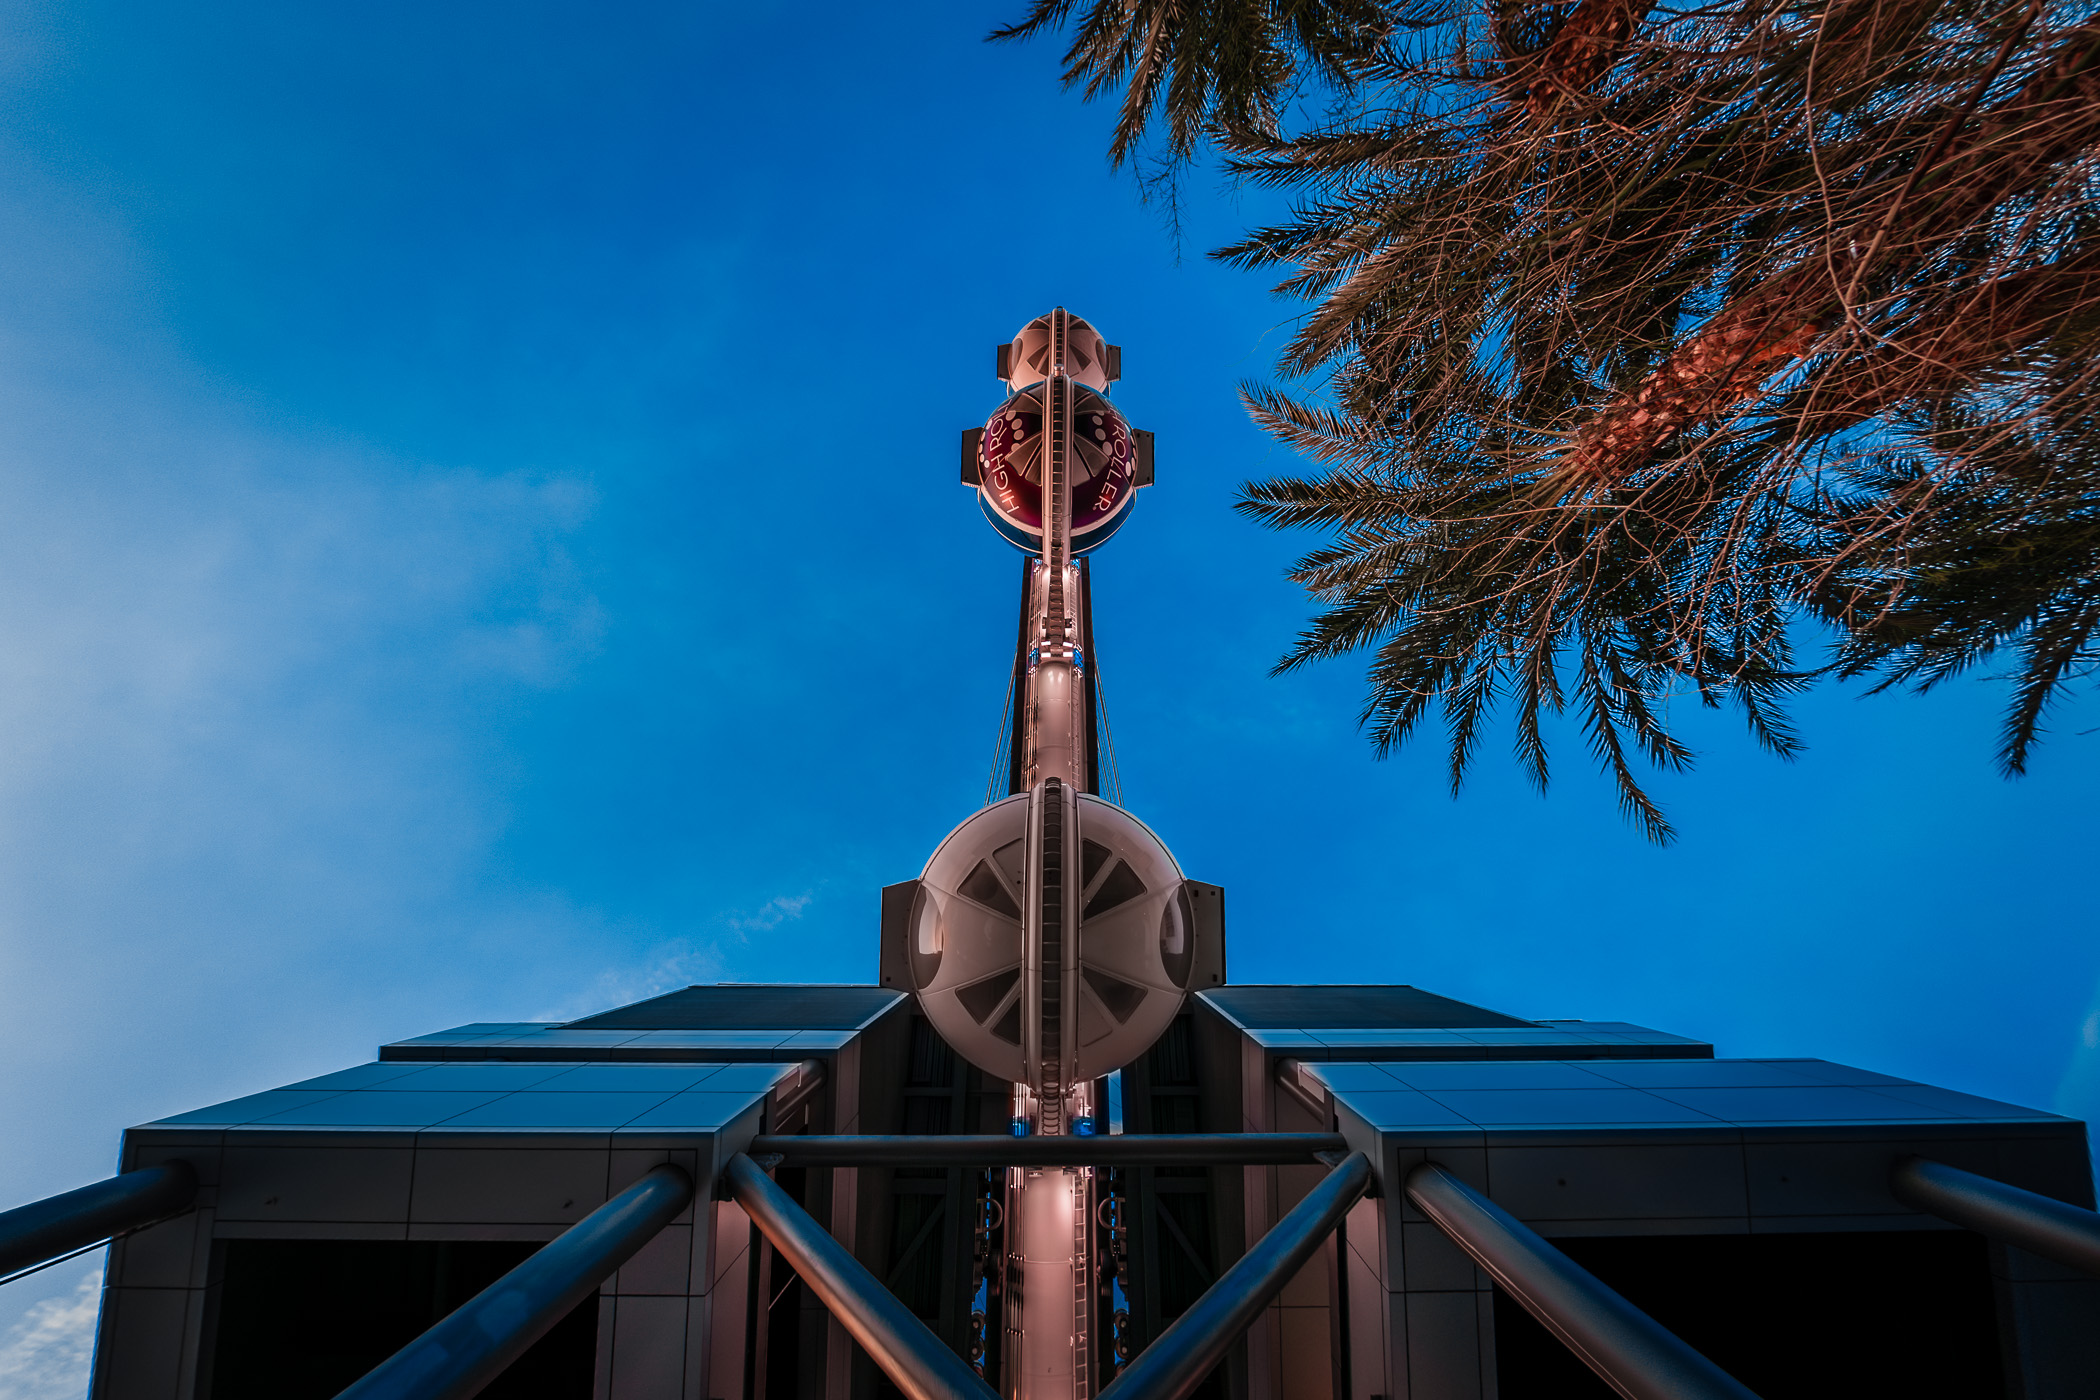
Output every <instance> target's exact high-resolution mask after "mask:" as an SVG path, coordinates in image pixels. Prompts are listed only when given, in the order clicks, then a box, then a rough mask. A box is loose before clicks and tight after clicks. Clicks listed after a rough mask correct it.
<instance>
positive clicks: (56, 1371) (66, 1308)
mask: <svg viewBox="0 0 2100 1400" xmlns="http://www.w3.org/2000/svg"><path fill="white" fill-rule="evenodd" d="M101 1299H102V1270H100V1269H96V1270H94V1271H93V1272H92V1273H90V1274H89V1275H88V1276H87V1277H86V1278H84V1279H82V1280H81V1281H80V1286H79V1287H78V1288H75V1289H74V1290H73V1291H72V1293H71V1294H69V1295H66V1296H64V1297H58V1298H46V1299H45V1300H44V1301H43V1302H41V1303H38V1304H36V1305H35V1306H34V1307H32V1308H30V1309H29V1311H28V1312H27V1313H25V1314H24V1315H23V1317H22V1320H21V1321H20V1322H17V1323H16V1324H15V1325H14V1326H12V1327H10V1328H8V1329H7V1336H6V1339H5V1340H4V1341H0V1395H4V1396H6V1397H7V1400H81V1397H82V1396H84V1395H86V1394H87V1388H88V1363H89V1362H90V1360H92V1358H93V1357H94V1354H95V1315H96V1311H97V1309H98V1308H99V1306H100V1304H101Z"/></svg>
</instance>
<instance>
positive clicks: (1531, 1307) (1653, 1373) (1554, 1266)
mask: <svg viewBox="0 0 2100 1400" xmlns="http://www.w3.org/2000/svg"><path fill="white" fill-rule="evenodd" d="M1407 1199H1408V1200H1410V1201H1412V1202H1414V1203H1415V1206H1416V1207H1417V1208H1418V1209H1419V1210H1420V1211H1421V1212H1422V1214H1424V1215H1426V1216H1428V1217H1429V1218H1430V1219H1431V1220H1432V1221H1434V1222H1435V1223H1436V1226H1437V1228H1438V1229H1440V1230H1442V1231H1443V1232H1444V1233H1445V1234H1446V1235H1449V1236H1450V1237H1451V1240H1452V1242H1453V1243H1455V1244H1456V1245H1457V1246H1458V1247H1459V1248H1460V1249H1463V1250H1464V1251H1465V1252H1466V1253H1467V1254H1469V1255H1471V1256H1472V1259H1473V1262H1474V1263H1476V1264H1478V1265H1479V1266H1480V1267H1481V1268H1482V1269H1484V1270H1486V1271H1487V1272H1488V1274H1489V1275H1491V1276H1492V1277H1493V1278H1494V1280H1495V1282H1496V1283H1498V1284H1500V1285H1502V1287H1503V1289H1504V1291H1506V1292H1507V1293H1509V1295H1510V1296H1511V1297H1513V1298H1515V1299H1516V1300H1517V1301H1518V1302H1519V1303H1522V1304H1523V1305H1524V1310H1525V1311H1526V1312H1528V1313H1530V1314H1531V1315H1532V1316H1533V1317H1535V1318H1537V1319H1538V1320H1539V1321H1540V1322H1542V1323H1544V1324H1545V1326H1546V1330H1547V1331H1549V1332H1551V1333H1552V1334H1553V1335H1554V1336H1556V1337H1558V1338H1559V1339H1560V1341H1561V1344H1562V1345H1564V1346H1565V1347H1567V1349H1568V1350H1569V1351H1572V1352H1574V1353H1575V1355H1576V1356H1577V1357H1579V1358H1580V1359H1581V1361H1582V1363H1583V1364H1584V1365H1586V1366H1588V1367H1589V1368H1590V1369H1591V1370H1592V1371H1595V1372H1596V1373H1597V1374H1598V1376H1599V1377H1601V1378H1602V1379H1603V1380H1604V1382H1605V1384H1607V1385H1609V1386H1610V1387H1611V1388H1612V1389H1613V1390H1616V1391H1618V1392H1619V1394H1621V1395H1623V1396H1625V1397H1626V1400H1757V1397H1756V1396H1755V1395H1753V1394H1752V1393H1751V1392H1750V1391H1749V1390H1747V1389H1746V1388H1745V1387H1744V1386H1743V1383H1742V1382H1741V1381H1738V1380H1737V1379H1736V1378H1735V1377H1733V1376H1731V1375H1729V1374H1728V1373H1727V1372H1726V1371H1724V1370H1722V1369H1721V1368H1720V1367H1718V1366H1716V1365H1714V1363H1713V1362H1711V1361H1708V1360H1707V1359H1706V1358H1705V1357H1703V1356H1701V1355H1700V1354H1699V1353H1698V1352H1696V1351H1694V1350H1692V1349H1691V1348H1690V1347H1689V1346H1687V1345H1685V1343H1684V1342H1683V1340H1682V1339H1680V1338H1679V1337H1678V1336H1677V1334H1676V1333H1674V1332H1671V1331H1669V1330H1668V1329H1667V1328H1665V1327H1664V1326H1663V1325H1662V1324H1661V1323H1659V1322H1657V1321H1656V1320H1655V1319H1654V1318H1652V1317H1650V1316H1648V1314H1646V1313H1644V1312H1642V1311H1641V1310H1640V1309H1639V1308H1636V1307H1635V1306H1634V1305H1633V1304H1631V1303H1629V1302H1627V1301H1626V1300H1625V1299H1624V1298H1622V1297H1620V1296H1619V1295H1618V1294H1617V1293H1614V1292H1613V1291H1612V1290H1611V1289H1609V1288H1607V1287H1605V1286H1604V1284H1603V1282H1602V1281H1600V1280H1599V1279H1598V1278H1597V1277H1596V1276H1595V1275H1594V1274H1592V1273H1590V1272H1589V1271H1588V1270H1586V1269H1584V1268H1583V1267H1582V1266H1581V1265H1579V1264H1577V1263H1576V1262H1575V1261H1574V1260H1573V1259H1570V1258H1569V1257H1568V1256H1567V1255H1565V1254H1563V1253H1561V1252H1560V1251H1559V1250H1557V1249H1555V1248H1554V1247H1553V1246H1552V1245H1551V1244H1548V1243H1547V1242H1546V1241H1545V1240H1544V1239H1542V1238H1540V1237H1539V1235H1538V1234H1537V1233H1536V1232H1535V1231H1533V1230H1532V1229H1531V1228H1530V1227H1529V1226H1527V1225H1525V1224H1524V1223H1523V1222H1522V1221H1520V1220H1518V1219H1517V1218H1516V1217H1515V1216H1513V1215H1511V1214H1510V1213H1509V1212H1508V1211H1505V1210H1504V1209H1502V1207H1500V1206H1498V1205H1496V1204H1495V1203H1494V1202H1493V1201H1491V1200H1489V1199H1488V1198H1487V1197H1485V1196H1483V1195H1481V1194H1480V1193H1479V1192H1478V1191H1475V1190H1474V1189H1473V1188H1472V1187H1470V1186H1468V1185H1466V1184H1465V1183H1464V1182H1462V1181H1460V1180H1459V1179H1458V1178H1457V1177H1455V1176H1453V1175H1451V1173H1449V1172H1447V1171H1445V1170H1444V1169H1443V1168H1442V1167H1440V1166H1438V1165H1437V1164H1436V1163H1434V1162H1424V1163H1423V1164H1422V1165H1420V1166H1418V1167H1416V1168H1415V1169H1414V1170H1413V1171H1411V1172H1409V1173H1408V1174H1407Z"/></svg>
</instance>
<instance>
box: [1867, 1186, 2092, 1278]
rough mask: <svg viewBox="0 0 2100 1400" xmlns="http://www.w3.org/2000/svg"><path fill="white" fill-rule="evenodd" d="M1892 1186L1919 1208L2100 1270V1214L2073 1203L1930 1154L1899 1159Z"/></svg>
mask: <svg viewBox="0 0 2100 1400" xmlns="http://www.w3.org/2000/svg"><path fill="white" fill-rule="evenodd" d="M1889 1190H1890V1192H1891V1193H1892V1194H1893V1195H1894V1196H1895V1197H1896V1199H1897V1200H1899V1201H1901V1202H1903V1204H1905V1205H1907V1206H1909V1207H1911V1208H1912V1209H1913V1210H1922V1211H1924V1212H1925V1213H1926V1214H1928V1215H1937V1216H1938V1217H1939V1218H1940V1219H1942V1220H1949V1221H1952V1222H1953V1223H1954V1224H1956V1225H1961V1226H1965V1227H1967V1228H1968V1229H1971V1230H1974V1231H1976V1232H1977V1233H1978V1234H1981V1235H1990V1236H1992V1237H1993V1238H1995V1239H1999V1240H2002V1241H2004V1242H2005V1243H2006V1244H2010V1245H2017V1246H2018V1247H2019V1248H2021V1249H2024V1250H2026V1251H2027V1252H2028V1253H2030V1254H2039V1255H2041V1256H2042V1257H2043V1258H2044V1259H2053V1260H2055V1261H2056V1262H2057V1263H2059V1264H2063V1265H2065V1266H2067V1267H2069V1268H2073V1269H2082V1270H2084V1271H2085V1272H2086V1273H2089V1274H2100V1215H2096V1214H2095V1213H2093V1212H2092V1211H2089V1210H2086V1209H2083V1208H2082V1207H2079V1206H2074V1205H2071V1204H2070V1203H2069V1202H2067V1201H2059V1200H2057V1199H2056V1198H2055V1197H2053V1196H2042V1195H2038V1194H2036V1193H2035V1192H2033V1191H2023V1190H2021V1189H2020V1188H2019V1187H2017V1186H2008V1185H2006V1184H2005V1183H2004V1182H2002V1181H1993V1180H1991V1178H1989V1177H1987V1176H1978V1175H1976V1173H1974V1172H1965V1171H1963V1170H1962V1169H1961V1168H1960V1167H1950V1166H1948V1165H1947V1164H1946V1163H1945V1162H1935V1161H1932V1160H1931V1159H1929V1158H1925V1157H1909V1158H1906V1159H1904V1160H1903V1161H1901V1162H1898V1163H1897V1164H1896V1166H1895V1168H1894V1170H1892V1171H1891V1172H1890V1173H1889Z"/></svg>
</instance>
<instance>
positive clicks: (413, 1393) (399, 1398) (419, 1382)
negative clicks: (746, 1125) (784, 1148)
mask: <svg viewBox="0 0 2100 1400" xmlns="http://www.w3.org/2000/svg"><path fill="white" fill-rule="evenodd" d="M692 1199H693V1179H692V1178H691V1177H690V1176H688V1175H686V1174H685V1172H684V1171H682V1170H680V1169H679V1168H678V1167H675V1166H672V1165H671V1164H670V1163H668V1162H667V1163H665V1164H663V1165H661V1166H657V1167H652V1168H650V1169H649V1171H648V1172H646V1173H645V1174H644V1175H643V1176H642V1179H641V1180H640V1181H637V1182H636V1183H635V1184H634V1185H632V1186H630V1187H628V1188H627V1189H626V1190H625V1191H622V1192H621V1193H620V1194H619V1195H617V1196H615V1197H613V1198H612V1199H611V1200H609V1201H607V1202H606V1203H605V1204H604V1205H602V1206H600V1207H598V1208H597V1209H596V1210H594V1211H592V1212H591V1213H590V1214H589V1215H586V1216H585V1217H584V1218H583V1219H581V1220H579V1221H577V1222H576V1223H575V1224H574V1225H571V1226H570V1227H569V1228H568V1229H566V1230H564V1231H562V1232H561V1233H560V1234H559V1235H556V1236H555V1237H554V1238H553V1239H552V1240H549V1241H548V1242H547V1243H546V1244H544V1245H541V1246H540V1248H539V1249H538V1250H536V1251H534V1252H533V1254H532V1255H531V1257H529V1258H528V1259H526V1261H525V1262H524V1263H522V1264H520V1265H518V1267H517V1268H515V1269H512V1270H511V1271H510V1272H509V1273H507V1274H505V1275H504V1276H503V1277H502V1278H499V1279H497V1280H496V1281H495V1282H494V1283H492V1284H490V1285H489V1286H488V1287H487V1288H484V1289H482V1290H481V1291H480V1292H479V1293H477V1294H475V1295H474V1296H473V1297H471V1298H469V1299H468V1300H467V1301H466V1302H464V1303H462V1304H461V1305H460V1306H459V1307H457V1308H455V1309H454V1310H453V1311H452V1312H451V1313H449V1314H447V1315H446V1317H445V1319H444V1320H443V1321H442V1322H439V1323H438V1324H437V1325H436V1326H434V1327H432V1328H431V1329H430V1330H429V1331H427V1332H425V1333H424V1334H423V1335H422V1336H420V1337H418V1338H416V1339H415V1340H414V1341H412V1342H410V1343H409V1344H408V1345H407V1346H405V1347H403V1348H401V1350H399V1351H397V1352H395V1353H394V1354H393V1355H392V1356H390V1357H388V1358H387V1359H386V1360H384V1361H382V1362H380V1363H379V1365H378V1366H377V1367H375V1368H374V1369H372V1370H370V1371H368V1372H366V1373H365V1375H364V1378H363V1379H362V1380H359V1381H357V1382H356V1383H355V1384H353V1385H352V1386H351V1387H350V1388H349V1389H348V1390H345V1391H344V1392H343V1393H342V1394H341V1395H339V1396H337V1397H336V1400H469V1397H471V1396H474V1395H479V1394H480V1393H481V1390H482V1388H483V1387H484V1386H486V1385H487V1384H488V1383H489V1382H490V1381H492V1380H494V1379H496V1377H498V1376H500V1375H502V1374H503V1371H504V1368H505V1367H507V1366H509V1365H510V1364H511V1363H512V1362H513V1361H516V1360H517V1359H518V1358H519V1357H521V1356H523V1355H524V1354H525V1353H526V1351H527V1350H529V1349H530V1348H531V1346H532V1344H533V1343H534V1342H536V1341H538V1340H539V1339H540V1338H541V1337H544V1336H545V1335H547V1332H548V1330H549V1329H550V1328H552V1327H553V1326H554V1324H555V1323H557V1322H559V1321H561V1320H562V1318H563V1317H564V1316H566V1315H567V1313H568V1311H569V1309H571V1308H573V1307H575V1306H576V1305H577V1304H578V1303H580V1302H582V1301H583V1300H584V1299H585V1298H588V1297H589V1296H590V1295H591V1294H593V1293H595V1292H597V1290H598V1285H599V1284H601V1283H603V1282H604V1281H605V1280H606V1279H607V1278H609V1277H611V1275H612V1272H613V1270H615V1269H617V1268H619V1267H620V1266H621V1265H622V1264H624V1263H626V1262H627V1261H628V1260H629V1259H631V1258H633V1257H634V1254H635V1251H636V1250H638V1249H640V1248H641V1247H642V1246H643V1245H645V1244H647V1243H649V1241H650V1240H652V1239H654V1238H655V1237H656V1235H657V1232H658V1231H660V1230H662V1229H663V1227H664V1226H666V1225H668V1224H670V1223H671V1220H672V1218H673V1217H674V1216H676V1215H677V1214H678V1212H680V1211H682V1210H684V1209H685V1208H686V1206H687V1205H688V1204H689V1203H690V1202H691V1201H692Z"/></svg>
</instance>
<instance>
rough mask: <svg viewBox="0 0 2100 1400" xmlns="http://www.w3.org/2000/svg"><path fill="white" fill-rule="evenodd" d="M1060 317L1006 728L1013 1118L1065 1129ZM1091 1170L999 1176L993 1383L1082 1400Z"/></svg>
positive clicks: (1068, 435)
mask: <svg viewBox="0 0 2100 1400" xmlns="http://www.w3.org/2000/svg"><path fill="white" fill-rule="evenodd" d="M1070 323H1071V318H1070V315H1069V314H1068V313H1067V312H1066V311H1065V310H1064V309H1063V308H1062V307H1060V308H1058V309H1057V310H1055V311H1052V312H1051V313H1050V346H1049V365H1048V368H1049V371H1050V373H1049V377H1048V379H1047V381H1046V382H1045V384H1044V386H1043V438H1044V441H1043V455H1042V463H1043V466H1042V488H1043V548H1042V555H1041V557H1040V559H1039V560H1038V561H1037V564H1036V568H1035V573H1034V580H1033V588H1032V590H1031V591H1032V594H1033V605H1034V612H1035V618H1034V637H1033V645H1032V647H1031V648H1030V658H1029V665H1028V668H1027V687H1028V688H1027V692H1026V696H1025V703H1024V704H1023V706H1022V711H1021V712H1022V716H1023V725H1022V732H1021V734H1020V735H1019V736H1017V737H1018V739H1019V742H1021V743H1022V744H1023V745H1024V747H1023V749H1022V753H1023V754H1024V755H1025V763H1024V766H1023V781H1024V782H1025V783H1026V785H1027V788H1028V791H1029V794H1030V812H1029V823H1028V845H1027V852H1028V855H1027V861H1028V885H1027V894H1028V902H1027V907H1026V910H1025V925H1024V929H1025V936H1026V947H1027V961H1026V963H1025V967H1024V988H1025V990H1024V993H1023V997H1024V1000H1023V1003H1022V1005H1023V1015H1022V1049H1023V1059H1024V1063H1025V1065H1026V1067H1027V1073H1028V1077H1029V1081H1030V1082H1028V1083H1026V1084H1017V1085H1015V1086H1014V1087H1015V1090H1016V1093H1015V1096H1014V1097H1015V1105H1016V1113H1017V1116H1023V1115H1025V1114H1026V1113H1027V1112H1028V1110H1029V1109H1030V1108H1032V1109H1033V1117H1034V1120H1035V1121H1034V1124H1033V1127H1034V1131H1036V1132H1038V1133H1050V1134H1061V1133H1065V1132H1068V1131H1070V1116H1071V1113H1070V1111H1071V1109H1072V1108H1073V1107H1074V1099H1075V1095H1076V1092H1077V1091H1078V1090H1079V1088H1080V1086H1078V1085H1077V1084H1075V1083H1074V1082H1073V1080H1074V1077H1075V1076H1074V1074H1073V1069H1074V1067H1075V1066H1074V1060H1073V1050H1074V1049H1075V1048H1076V1047H1075V1042H1074V1040H1073V1033H1074V1031H1075V1030H1076V1024H1077V1011H1078V1007H1079V895H1080V884H1079V865H1080V861H1079V801H1078V794H1079V793H1080V791H1081V790H1082V789H1083V788H1084V787H1085V785H1086V780H1087V770H1088V767H1089V759H1090V757H1091V755H1090V754H1089V752H1088V750H1089V747H1090V745H1091V742H1092V736H1091V735H1090V734H1089V733H1088V732H1087V727H1086V696H1085V689H1086V687H1085V678H1084V666H1085V664H1086V659H1085V657H1084V656H1082V655H1081V653H1080V649H1079V645H1078V641H1079V638H1080V637H1082V636H1084V635H1085V633H1084V631H1083V629H1082V624H1083V619H1082V618H1081V617H1080V616H1079V610H1080V608H1081V606H1082V594H1081V590H1080V589H1079V587H1078V579H1077V577H1076V568H1075V566H1074V564H1073V562H1072V484H1071V465H1070V463H1071V443H1072V399H1073V393H1072V381H1071V379H1070V378H1069V377H1068V375H1067V365H1066V356H1067V353H1068V331H1069V328H1070ZM1093 1215H1094V1181H1093V1173H1092V1172H1090V1171H1087V1170H1085V1169H1079V1168H1068V1169H1062V1170H1060V1169H1055V1168H1046V1169H1033V1170H1031V1169H1016V1170H1015V1171H1013V1172H1012V1173H1011V1174H1010V1176H1009V1178H1008V1187H1007V1213H1006V1220H1007V1227H1006V1228H1007V1233H1008V1238H1007V1281H1006V1287H1007V1293H1006V1297H1007V1347H1006V1362H1007V1364H1006V1368H1005V1372H1006V1384H1005V1390H1006V1393H1007V1394H1008V1395H1009V1396H1011V1397H1013V1398H1014V1400H1085V1397H1087V1396H1089V1395H1091V1394H1092V1393H1093V1385H1092V1379H1091V1372H1092V1366H1091V1359H1092V1351H1093V1344H1094V1327H1093V1314H1094V1312H1095V1307H1094V1273H1095V1269H1094V1257H1095V1249H1094V1230H1093Z"/></svg>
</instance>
